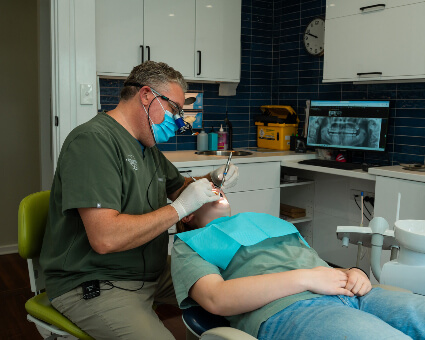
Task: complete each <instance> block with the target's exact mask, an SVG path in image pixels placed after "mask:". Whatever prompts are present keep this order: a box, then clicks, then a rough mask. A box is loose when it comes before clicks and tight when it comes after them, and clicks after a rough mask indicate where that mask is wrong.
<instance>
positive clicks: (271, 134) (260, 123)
mask: <svg viewBox="0 0 425 340" xmlns="http://www.w3.org/2000/svg"><path fill="white" fill-rule="evenodd" d="M260 109H261V111H262V112H263V114H262V115H258V116H256V117H255V125H257V146H258V147H259V148H267V149H275V150H289V146H290V138H291V136H293V135H296V133H297V130H298V123H299V119H298V116H297V114H296V112H295V111H294V109H293V108H292V107H291V106H284V105H263V106H261V107H260Z"/></svg>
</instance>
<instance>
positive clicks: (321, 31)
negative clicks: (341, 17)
mask: <svg viewBox="0 0 425 340" xmlns="http://www.w3.org/2000/svg"><path fill="white" fill-rule="evenodd" d="M324 43H325V20H323V19H322V18H316V19H313V20H312V21H311V22H310V23H309V24H308V26H307V27H306V29H305V32H304V46H305V48H306V50H307V52H308V53H310V54H311V55H314V56H317V57H319V56H321V55H323V53H324V51H325V50H324V48H325V46H324V45H325V44H324Z"/></svg>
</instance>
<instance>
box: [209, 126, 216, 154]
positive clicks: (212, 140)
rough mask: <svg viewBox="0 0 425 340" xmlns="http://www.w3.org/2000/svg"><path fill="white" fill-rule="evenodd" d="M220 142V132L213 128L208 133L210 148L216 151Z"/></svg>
mask: <svg viewBox="0 0 425 340" xmlns="http://www.w3.org/2000/svg"><path fill="white" fill-rule="evenodd" d="M217 144H218V134H217V132H215V131H214V128H211V132H210V133H209V134H208V150H210V151H216V150H217Z"/></svg>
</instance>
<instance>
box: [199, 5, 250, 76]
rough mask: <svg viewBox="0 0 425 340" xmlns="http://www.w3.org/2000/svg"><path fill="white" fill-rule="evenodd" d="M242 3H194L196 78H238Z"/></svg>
mask: <svg viewBox="0 0 425 340" xmlns="http://www.w3.org/2000/svg"><path fill="white" fill-rule="evenodd" d="M241 6H242V4H241V0H214V1H213V0H196V35H195V39H196V43H195V53H196V61H195V74H194V75H195V79H198V80H201V79H205V80H217V81H220V80H221V81H235V82H238V81H239V79H240V62H241V43H240V39H241Z"/></svg>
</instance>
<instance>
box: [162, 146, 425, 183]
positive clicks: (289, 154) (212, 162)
mask: <svg viewBox="0 0 425 340" xmlns="http://www.w3.org/2000/svg"><path fill="white" fill-rule="evenodd" d="M237 150H240V151H251V152H252V155H249V156H234V157H232V163H233V164H248V163H259V162H261V163H262V162H281V165H282V166H286V167H291V168H297V169H304V170H310V171H316V172H324V173H328V174H334V175H341V176H348V177H354V178H362V179H368V180H375V176H385V177H393V178H399V179H405V180H410V181H417V182H425V172H420V171H410V170H403V168H402V166H399V165H398V166H384V167H372V168H369V171H368V172H364V171H362V170H339V169H332V168H323V167H317V166H311V165H304V164H298V162H299V161H301V160H303V159H308V158H316V154H315V153H314V152H308V153H295V152H294V151H279V150H271V149H260V148H240V149H237ZM164 155H165V157H167V158H168V159H169V160H170V161H171V162H172V163H173V164H174V165H175V166H176V167H177V168H186V167H194V166H216V165H223V164H225V163H226V160H227V156H205V155H197V154H196V153H195V151H194V150H189V151H167V152H164Z"/></svg>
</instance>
